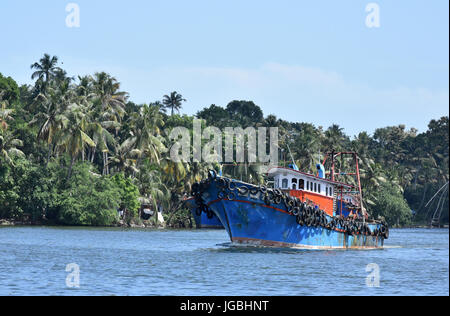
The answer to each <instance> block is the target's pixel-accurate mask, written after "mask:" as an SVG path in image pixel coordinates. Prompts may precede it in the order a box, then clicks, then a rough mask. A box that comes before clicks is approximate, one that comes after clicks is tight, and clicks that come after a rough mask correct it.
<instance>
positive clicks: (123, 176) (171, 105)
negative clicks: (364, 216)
mask: <svg viewBox="0 0 450 316" xmlns="http://www.w3.org/2000/svg"><path fill="white" fill-rule="evenodd" d="M31 69H32V70H33V73H32V79H33V80H34V84H32V85H19V84H17V82H16V81H15V80H14V79H13V78H10V77H5V76H3V75H2V74H0V219H13V220H14V219H16V220H23V219H24V218H27V219H30V220H31V221H37V222H45V221H49V222H52V223H56V224H63V225H97V226H104V225H106V226H108V225H114V224H116V223H118V221H119V217H118V214H119V213H118V211H119V210H122V211H124V212H125V217H126V218H127V219H128V220H130V219H133V218H136V219H137V218H139V216H140V202H139V200H138V198H139V197H144V198H145V199H146V200H147V201H150V204H151V205H152V206H153V208H154V209H156V207H161V208H162V209H163V210H164V215H165V218H166V219H168V220H169V225H171V223H170V221H171V220H173V219H176V220H175V221H176V223H177V224H176V225H180V224H179V223H180V222H183V219H182V218H181V217H189V212H186V211H185V209H184V208H183V204H182V203H181V200H182V199H183V197H184V196H186V195H187V194H188V192H190V186H191V185H192V184H193V183H194V182H196V181H199V180H201V179H202V178H204V177H205V176H206V175H207V172H208V170H210V169H211V168H215V169H216V170H218V169H219V166H218V165H217V164H209V163H189V164H188V163H176V162H173V161H172V160H171V159H169V150H168V148H170V146H171V144H172V142H173V141H171V140H170V139H169V133H170V131H171V130H172V129H173V128H174V127H178V126H183V127H186V128H188V129H192V126H193V119H194V117H193V116H187V115H181V114H180V112H181V110H182V105H183V102H185V101H186V100H185V99H184V98H183V96H182V95H181V94H179V93H177V92H171V93H168V94H167V95H165V96H163V97H162V99H161V100H155V101H153V102H151V103H149V104H135V103H133V102H132V101H131V100H130V97H129V95H128V93H126V92H124V91H122V90H121V88H120V83H119V82H118V81H117V80H116V78H114V77H113V76H111V75H110V74H107V73H104V72H101V73H94V74H91V75H85V76H77V77H70V76H68V74H67V73H66V72H65V71H64V70H63V69H61V68H60V64H59V61H58V58H57V57H55V56H53V57H52V56H50V55H47V54H46V55H44V56H43V58H42V59H41V60H40V61H38V62H36V63H34V64H32V65H31ZM196 117H197V118H200V119H203V120H204V121H203V124H204V125H205V126H206V125H207V126H216V127H218V128H220V129H223V128H225V127H229V126H231V127H235V126H241V127H243V128H245V127H248V126H253V127H259V126H266V127H278V128H279V132H280V136H279V138H280V147H281V153H282V154H281V156H280V158H281V164H284V163H289V160H290V157H289V156H287V155H286V153H287V152H288V147H289V148H290V149H291V151H292V156H293V157H294V159H295V160H296V163H297V165H298V166H300V169H302V170H304V171H308V172H315V171H316V170H315V165H316V163H318V162H319V161H320V160H321V159H323V158H324V157H323V156H321V157H320V156H319V153H324V152H327V151H330V150H332V149H334V150H336V151H340V150H345V151H350V150H351V151H356V152H358V153H359V156H360V165H361V173H362V175H361V176H362V179H361V181H362V187H363V194H364V197H365V207H366V208H367V210H368V211H369V212H370V213H371V214H372V216H374V217H375V218H378V217H384V218H385V219H386V220H387V221H388V223H389V224H391V225H393V224H394V225H409V224H412V223H430V222H431V220H432V218H433V217H439V218H440V222H441V223H448V217H449V215H448V208H449V204H448V186H447V188H446V189H443V190H441V191H440V193H439V194H438V195H437V198H435V199H434V200H433V201H432V202H431V203H428V205H427V202H428V201H429V200H430V199H431V198H432V197H433V196H434V195H435V194H436V192H438V190H439V189H440V188H441V187H442V186H443V185H444V184H445V183H447V182H448V178H449V170H448V164H449V158H448V157H449V152H448V148H449V125H448V117H442V118H436V119H435V120H432V121H431V122H430V123H429V125H428V130H427V131H425V132H423V133H418V132H417V130H415V129H414V128H412V129H410V130H407V129H406V128H405V126H404V125H399V126H388V127H380V128H379V129H377V130H376V131H375V132H374V133H373V135H369V134H368V133H367V132H364V131H362V132H361V133H359V134H358V135H357V136H354V137H353V138H351V137H349V136H348V135H346V134H345V133H344V132H343V129H342V128H341V127H340V126H338V125H332V126H330V127H328V128H326V129H325V128H324V127H321V126H314V125H313V124H311V123H306V122H288V121H284V120H281V119H278V118H277V117H276V116H275V115H268V116H264V113H263V111H262V110H261V108H260V107H259V106H257V105H256V104H254V103H253V102H252V101H231V102H230V103H229V104H228V105H227V106H226V107H221V106H216V105H211V106H209V107H206V108H204V109H203V110H202V111H200V112H198V113H197V115H196ZM285 161H286V162H285ZM342 163H344V162H342ZM223 171H224V173H225V175H228V176H233V177H238V178H239V179H242V180H244V181H248V182H251V183H263V182H264V181H266V180H267V179H265V177H264V174H263V173H261V169H260V168H259V166H258V165H245V164H244V165H236V166H229V165H227V166H224V167H223ZM442 192H444V193H445V194H442ZM441 194H442V195H441ZM186 222H188V223H191V222H192V221H191V219H188V220H187V221H186ZM173 225H175V224H173ZM189 225H190V224H189Z"/></svg>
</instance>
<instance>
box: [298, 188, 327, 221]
mask: <svg viewBox="0 0 450 316" xmlns="http://www.w3.org/2000/svg"><path fill="white" fill-rule="evenodd" d="M289 194H290V195H291V196H295V197H297V198H299V199H300V200H301V201H302V202H306V203H312V204H313V205H317V206H318V207H319V208H320V209H321V210H323V211H325V213H327V214H328V215H330V216H333V197H329V196H323V195H321V194H318V193H314V192H306V191H301V190H290V191H289Z"/></svg>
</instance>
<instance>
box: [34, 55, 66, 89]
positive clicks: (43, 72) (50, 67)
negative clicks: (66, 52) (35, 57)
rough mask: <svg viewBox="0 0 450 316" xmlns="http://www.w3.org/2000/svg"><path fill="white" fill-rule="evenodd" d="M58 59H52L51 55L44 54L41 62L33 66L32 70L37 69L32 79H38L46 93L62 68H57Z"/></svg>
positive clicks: (54, 57)
mask: <svg viewBox="0 0 450 316" xmlns="http://www.w3.org/2000/svg"><path fill="white" fill-rule="evenodd" d="M57 64H58V57H56V56H53V57H50V55H49V54H44V57H42V58H41V59H40V60H39V62H36V63H34V64H32V65H31V69H36V71H35V72H33V74H32V75H31V79H33V80H34V79H36V78H38V81H39V82H42V83H43V86H42V88H43V91H42V92H45V91H46V89H47V87H48V84H49V82H50V80H51V78H52V77H54V76H55V75H56V74H57V72H58V71H61V68H59V67H57Z"/></svg>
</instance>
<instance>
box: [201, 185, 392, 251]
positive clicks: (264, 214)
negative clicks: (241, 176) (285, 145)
mask: <svg viewBox="0 0 450 316" xmlns="http://www.w3.org/2000/svg"><path fill="white" fill-rule="evenodd" d="M237 188H239V184H236V188H235V190H233V192H234V193H232V194H230V193H229V192H228V193H225V194H223V190H222V189H220V188H218V187H217V185H216V183H215V182H212V183H211V184H210V185H209V187H208V189H207V190H206V191H205V192H203V193H202V199H203V200H204V201H205V204H206V205H207V206H208V207H209V209H211V210H212V211H213V212H214V213H215V214H216V216H217V217H218V218H219V220H220V221H221V223H222V224H223V226H224V227H225V229H226V231H227V233H228V235H229V237H230V240H231V241H232V242H233V243H236V244H245V245H253V246H264V247H283V248H284V247H288V248H298V249H377V248H382V247H383V244H384V238H383V237H381V236H371V235H367V234H359V233H356V234H350V233H347V232H346V231H345V230H344V229H343V227H340V226H338V227H336V228H334V229H327V228H325V227H321V226H318V227H314V226H307V225H299V224H298V223H297V221H296V217H295V216H293V215H292V214H291V213H290V212H289V211H288V210H287V208H286V207H285V206H284V205H282V204H283V203H279V204H271V205H266V204H265V203H264V202H262V200H263V198H262V193H260V192H258V194H255V195H252V194H251V193H250V194H247V195H246V196H242V195H240V194H238V193H237V190H236V189H237ZM219 197H220V198H219ZM329 218H330V219H331V217H329ZM369 227H370V229H371V230H372V231H373V230H375V229H377V228H379V224H369Z"/></svg>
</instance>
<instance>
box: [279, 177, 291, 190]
mask: <svg viewBox="0 0 450 316" xmlns="http://www.w3.org/2000/svg"><path fill="white" fill-rule="evenodd" d="M288 183H289V181H288V179H283V181H282V182H281V186H282V188H283V189H287V187H288Z"/></svg>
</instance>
